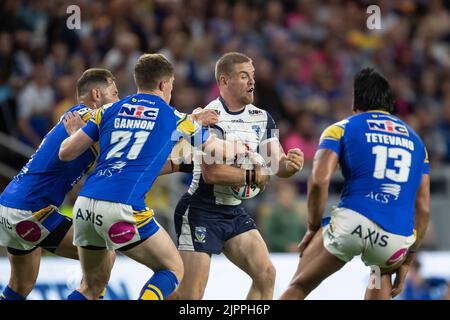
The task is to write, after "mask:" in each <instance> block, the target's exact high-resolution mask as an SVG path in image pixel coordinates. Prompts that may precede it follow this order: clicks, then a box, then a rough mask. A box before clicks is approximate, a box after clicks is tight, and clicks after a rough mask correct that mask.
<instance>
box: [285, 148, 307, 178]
mask: <svg viewBox="0 0 450 320" xmlns="http://www.w3.org/2000/svg"><path fill="white" fill-rule="evenodd" d="M286 161H287V162H286V167H287V169H289V170H291V171H292V170H294V171H295V172H297V171H300V170H302V168H303V163H304V156H303V152H302V150H300V149H299V148H295V149H290V150H289V151H288V153H287V155H286Z"/></svg>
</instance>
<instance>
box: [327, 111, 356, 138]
mask: <svg viewBox="0 0 450 320" xmlns="http://www.w3.org/2000/svg"><path fill="white" fill-rule="evenodd" d="M351 120H352V116H350V117H348V118H345V119H343V120H340V121H337V122H334V123H333V124H331V125H329V126H328V127H326V128H325V130H323V132H322V135H321V136H320V139H321V140H322V139H333V140H340V139H341V138H342V136H343V135H344V133H345V128H346V127H347V125H348V124H349V123H350V121H351Z"/></svg>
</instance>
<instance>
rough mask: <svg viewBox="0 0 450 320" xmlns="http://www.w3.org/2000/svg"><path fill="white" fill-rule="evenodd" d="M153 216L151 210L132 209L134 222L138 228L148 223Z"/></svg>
mask: <svg viewBox="0 0 450 320" xmlns="http://www.w3.org/2000/svg"><path fill="white" fill-rule="evenodd" d="M153 216H154V213H153V210H140V211H134V213H133V219H134V221H135V222H136V227H137V228H140V227H143V226H144V225H146V224H147V223H149V222H150V221H151V220H152V218H153Z"/></svg>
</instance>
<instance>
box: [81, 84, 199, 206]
mask: <svg viewBox="0 0 450 320" xmlns="http://www.w3.org/2000/svg"><path fill="white" fill-rule="evenodd" d="M82 130H83V131H84V132H85V133H86V134H87V135H88V136H89V137H91V139H92V140H94V141H99V142H100V155H99V158H98V161H97V166H96V168H95V170H93V171H92V172H91V174H90V175H89V176H88V178H87V179H86V182H85V184H84V186H83V188H82V189H81V191H80V195H81V196H85V197H89V198H93V199H97V200H105V201H112V202H120V203H124V204H128V205H131V206H132V207H133V208H134V209H136V210H142V209H145V194H146V193H147V191H148V190H149V189H150V188H151V186H152V184H153V182H154V180H155V179H156V178H157V177H158V175H159V172H160V171H161V168H162V167H163V165H164V163H165V162H166V160H167V158H168V156H169V154H170V152H171V150H172V148H173V146H174V145H175V143H176V142H177V141H178V140H179V139H181V138H182V137H185V138H186V139H188V140H189V141H191V143H193V142H194V141H195V142H198V143H200V144H203V143H204V142H205V141H206V139H207V138H208V131H207V130H205V129H203V128H202V127H200V126H199V125H198V124H197V123H193V122H191V120H190V118H189V116H188V115H186V114H182V113H179V112H178V111H176V110H175V109H173V108H172V107H171V106H169V105H168V104H167V103H165V102H164V100H163V99H161V98H160V97H158V96H156V95H151V94H146V93H139V94H134V95H131V96H128V97H126V98H124V99H122V100H120V101H118V102H115V103H114V104H112V105H109V106H105V107H103V108H102V109H99V110H98V112H97V113H96V115H95V116H94V117H93V118H92V119H91V121H89V122H88V123H87V124H86V125H85V126H84V127H83V128H82Z"/></svg>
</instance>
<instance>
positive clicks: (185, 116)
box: [177, 114, 188, 125]
mask: <svg viewBox="0 0 450 320" xmlns="http://www.w3.org/2000/svg"><path fill="white" fill-rule="evenodd" d="M187 117H188V115H187V114H185V115H184V117H183V118H181V119H180V120H178V121H177V125H179V124H180V123H181V122H182V121H184V120H186V118H187Z"/></svg>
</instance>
